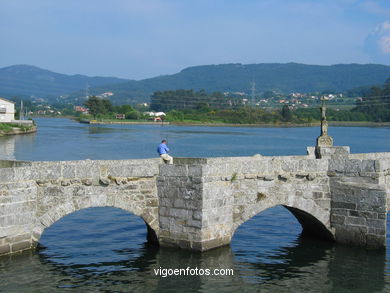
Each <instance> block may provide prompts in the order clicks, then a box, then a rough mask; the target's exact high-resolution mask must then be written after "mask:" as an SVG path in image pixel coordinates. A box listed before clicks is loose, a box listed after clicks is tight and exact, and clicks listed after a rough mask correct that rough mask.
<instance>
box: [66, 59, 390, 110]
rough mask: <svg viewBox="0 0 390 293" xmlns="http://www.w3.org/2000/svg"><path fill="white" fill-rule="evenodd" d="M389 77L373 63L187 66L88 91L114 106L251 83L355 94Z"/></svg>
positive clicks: (271, 88)
mask: <svg viewBox="0 0 390 293" xmlns="http://www.w3.org/2000/svg"><path fill="white" fill-rule="evenodd" d="M389 77H390V66H385V65H376V64H367V65H359V64H340V65H332V66H319V65H305V64H297V63H287V64H248V65H243V64H222V65H207V66H196V67H190V68H186V69H184V70H182V71H181V72H179V73H176V74H173V75H164V76H158V77H154V78H149V79H144V80H140V81H127V82H124V83H117V84H112V85H107V86H99V87H95V88H91V90H90V92H91V93H92V94H94V95H99V94H101V93H104V92H113V93H114V96H113V97H112V101H113V103H114V104H118V105H119V104H124V103H130V104H135V103H139V102H146V101H148V100H149V97H150V96H151V95H152V94H153V93H154V92H156V91H169V90H172V89H193V90H195V91H199V90H201V89H204V90H205V91H207V92H209V93H212V92H216V91H220V92H230V93H233V92H244V93H246V94H250V88H251V82H252V81H254V82H255V83H256V92H257V93H262V92H268V93H271V92H277V93H284V94H288V93H290V92H304V93H313V92H317V93H322V92H324V91H328V92H338V93H341V92H346V91H349V90H352V89H355V88H357V87H360V89H357V90H356V91H355V94H357V93H358V92H359V93H360V92H361V91H362V90H364V89H366V88H365V87H366V86H371V85H378V84H382V83H383V82H384V81H385V80H386V79H387V78H389ZM84 95H85V94H84V91H80V92H78V93H75V94H72V95H71V97H73V98H74V99H75V98H77V97H80V96H84Z"/></svg>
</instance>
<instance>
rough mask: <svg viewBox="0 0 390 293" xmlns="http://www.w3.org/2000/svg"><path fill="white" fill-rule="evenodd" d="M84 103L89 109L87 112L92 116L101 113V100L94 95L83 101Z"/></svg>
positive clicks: (94, 116)
mask: <svg viewBox="0 0 390 293" xmlns="http://www.w3.org/2000/svg"><path fill="white" fill-rule="evenodd" d="M84 105H85V106H86V107H87V108H88V109H89V113H90V114H92V115H93V118H96V115H97V114H102V113H103V105H102V102H101V100H100V99H99V98H98V97H96V96H91V97H89V98H88V100H87V101H86V102H85V103H84Z"/></svg>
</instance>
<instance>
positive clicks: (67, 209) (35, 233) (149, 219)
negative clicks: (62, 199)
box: [32, 195, 159, 246]
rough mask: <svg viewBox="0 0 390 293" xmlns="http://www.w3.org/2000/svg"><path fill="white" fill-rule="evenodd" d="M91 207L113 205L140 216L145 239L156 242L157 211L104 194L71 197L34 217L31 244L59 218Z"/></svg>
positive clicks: (37, 240) (34, 243) (36, 241)
mask: <svg viewBox="0 0 390 293" xmlns="http://www.w3.org/2000/svg"><path fill="white" fill-rule="evenodd" d="M93 207H114V208H119V209H122V210H124V211H127V212H129V213H131V214H133V215H136V216H139V217H140V218H142V219H143V220H144V222H145V224H146V227H147V240H148V241H151V242H154V243H158V240H157V239H158V237H157V235H158V228H159V227H158V218H157V217H158V213H157V212H156V215H151V214H150V210H149V209H147V208H143V207H141V206H139V205H136V204H132V203H131V202H130V203H129V202H125V201H118V202H115V201H114V202H110V201H109V200H107V197H106V196H104V195H101V196H94V197H90V198H87V199H86V198H84V199H82V200H80V201H76V200H75V199H73V200H72V201H69V202H66V203H63V204H60V205H57V206H54V207H53V208H51V209H50V210H48V211H47V212H46V213H44V214H43V215H41V216H40V217H37V218H36V221H35V225H34V228H33V230H32V242H33V246H36V245H37V243H38V242H39V239H40V237H41V235H42V234H43V232H44V230H45V229H46V228H48V227H50V226H51V225H52V224H54V223H55V222H57V221H58V220H60V219H61V218H63V217H65V216H67V215H69V214H71V213H73V212H77V211H79V210H83V209H86V208H93Z"/></svg>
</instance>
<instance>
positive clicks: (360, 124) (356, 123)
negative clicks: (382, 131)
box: [170, 121, 390, 127]
mask: <svg viewBox="0 0 390 293" xmlns="http://www.w3.org/2000/svg"><path fill="white" fill-rule="evenodd" d="M328 123H329V125H330V126H340V127H390V122H370V121H329V122H328ZM170 124H171V125H182V126H219V127H221V126H222V127H223V126H226V127H316V126H320V125H321V122H319V121H318V122H313V123H289V122H277V123H257V124H235V123H210V122H207V123H203V122H199V123H196V122H170Z"/></svg>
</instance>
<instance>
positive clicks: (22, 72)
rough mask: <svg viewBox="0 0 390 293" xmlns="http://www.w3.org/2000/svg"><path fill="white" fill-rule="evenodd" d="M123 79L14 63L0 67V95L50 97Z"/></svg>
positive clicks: (122, 80) (120, 81)
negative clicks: (61, 72)
mask: <svg viewBox="0 0 390 293" xmlns="http://www.w3.org/2000/svg"><path fill="white" fill-rule="evenodd" d="M125 81H127V80H126V79H120V78H115V77H89V76H85V75H66V74H60V73H55V72H52V71H49V70H45V69H41V68H38V67H35V66H30V65H14V66H9V67H4V68H0V96H4V97H12V96H37V97H41V98H48V97H49V98H50V97H57V96H60V95H66V94H69V93H72V92H75V91H78V90H81V89H85V87H86V85H89V86H91V87H96V86H103V85H106V84H116V83H123V82H125Z"/></svg>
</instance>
